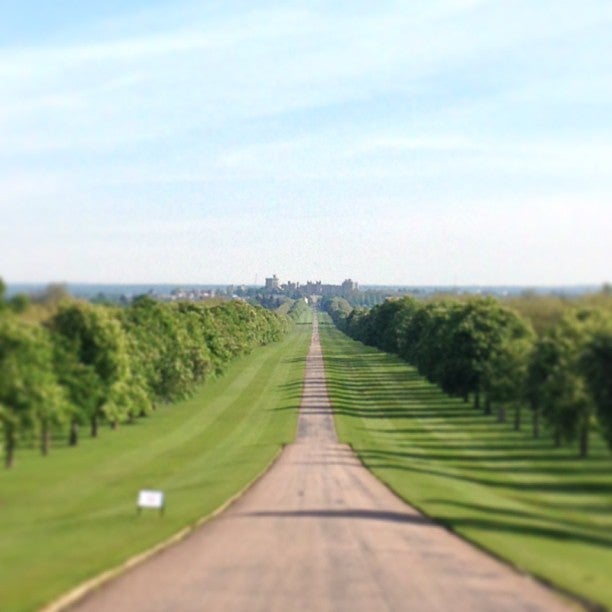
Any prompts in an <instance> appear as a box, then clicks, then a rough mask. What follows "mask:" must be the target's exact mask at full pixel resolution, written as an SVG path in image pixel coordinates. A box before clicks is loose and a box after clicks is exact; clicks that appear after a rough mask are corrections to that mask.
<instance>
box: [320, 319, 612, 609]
mask: <svg viewBox="0 0 612 612" xmlns="http://www.w3.org/2000/svg"><path fill="white" fill-rule="evenodd" d="M322 316H323V319H322V320H323V324H322V325H321V341H322V344H323V350H324V356H325V364H326V371H327V379H328V385H329V392H330V396H331V400H332V404H333V407H334V411H335V415H336V417H335V418H336V427H337V429H338V434H339V436H340V438H341V440H342V441H344V442H347V443H349V444H351V445H352V446H353V448H354V449H355V451H356V452H357V453H358V454H359V456H360V457H361V459H362V461H363V462H364V464H365V465H366V466H367V467H368V468H369V469H370V470H372V472H374V474H376V476H378V477H379V478H380V479H381V480H383V481H384V482H386V483H387V484H388V485H389V486H390V487H391V488H392V489H393V490H395V491H396V492H397V493H398V494H399V495H400V496H401V497H403V498H404V499H406V500H407V501H409V502H410V503H412V504H414V505H415V506H417V507H418V508H420V509H421V510H423V511H424V512H425V513H426V514H428V515H429V516H431V517H433V518H435V519H436V520H438V521H441V522H443V523H444V524H446V525H448V526H449V527H451V528H452V529H453V530H454V531H456V532H458V533H460V534H462V535H463V536H465V537H466V538H468V539H469V540H472V541H473V542H476V543H478V544H479V545H480V546H482V547H484V548H486V549H488V550H490V551H493V552H494V553H495V554H497V555H499V556H501V557H504V558H505V559H508V560H510V561H511V562H512V563H513V564H515V565H516V566H518V567H519V568H522V569H525V570H527V571H529V572H530V573H533V574H535V575H537V576H539V577H541V578H543V579H545V580H548V581H550V582H552V583H554V584H556V585H558V586H559V587H561V588H563V589H566V590H568V591H571V592H573V593H576V594H578V595H580V596H582V597H584V598H588V599H589V600H591V601H594V602H598V603H600V604H603V605H605V606H606V607H610V608H612V578H611V577H612V458H611V455H610V453H609V452H608V450H607V449H606V448H605V447H604V445H603V443H602V442H601V440H594V443H593V452H592V456H591V457H590V458H589V459H587V460H579V459H576V449H575V448H571V449H570V448H565V449H553V448H552V445H551V441H550V438H547V437H546V438H543V439H540V440H534V439H533V438H532V437H531V435H530V433H529V432H528V431H525V432H515V431H512V429H511V427H510V426H509V425H502V424H498V423H496V422H495V421H494V419H493V417H486V416H483V415H482V414H480V413H479V412H477V411H475V410H474V409H473V408H472V407H471V406H470V405H467V404H464V403H463V402H462V401H460V400H456V399H451V398H449V397H447V396H446V395H444V394H443V393H442V392H441V391H439V390H438V388H437V387H435V386H432V385H431V384H429V383H428V382H427V381H425V380H424V379H423V378H421V377H420V376H419V375H418V374H417V373H416V371H415V370H414V369H413V368H411V367H410V366H408V365H407V364H406V363H405V362H403V361H401V360H399V359H398V358H396V357H394V356H391V355H387V354H385V353H381V352H380V351H378V350H376V349H372V348H369V347H366V346H364V345H363V344H361V343H358V342H354V341H352V340H350V339H349V338H348V337H346V336H345V335H344V334H341V333H340V332H338V331H337V330H336V329H335V328H334V327H333V326H332V324H331V323H330V322H329V319H328V318H327V317H326V315H322Z"/></svg>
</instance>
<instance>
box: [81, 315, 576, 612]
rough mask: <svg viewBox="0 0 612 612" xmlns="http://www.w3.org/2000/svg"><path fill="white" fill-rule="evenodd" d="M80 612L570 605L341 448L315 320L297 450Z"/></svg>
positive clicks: (284, 455)
mask: <svg viewBox="0 0 612 612" xmlns="http://www.w3.org/2000/svg"><path fill="white" fill-rule="evenodd" d="M74 609H77V610H86V611H99V610H100V611H110V610H112V611H113V612H122V611H128V610H129V611H139V610H142V611H146V612H157V611H159V612H161V611H192V610H193V611H221V610H222V611H224V612H227V611H229V612H231V611H247V610H248V611H249V612H254V611H262V612H263V611H266V612H267V611H271V610H278V611H281V610H282V611H283V612H285V611H292V610H304V611H310V610H313V611H317V612H324V611H327V610H330V611H332V610H333V611H341V610H350V611H352V612H361V611H363V612H366V611H367V612H377V611H379V610H394V611H398V610H414V611H419V612H423V611H428V610H439V611H448V610H455V611H457V610H466V611H467V610H469V611H483V612H484V611H486V612H490V611H495V612H501V611H509V612H510V611H512V612H517V611H520V610H529V611H532V612H536V611H542V612H543V611H546V612H551V611H556V610H568V609H570V608H569V607H568V606H566V604H564V603H563V602H562V601H561V600H560V599H558V598H557V597H556V596H555V595H554V594H552V593H551V592H550V591H548V590H547V589H546V588H544V587H542V586H541V585H539V584H538V583H536V582H535V581H534V580H532V579H530V578H529V577H526V576H522V575H519V574H518V573H516V572H514V571H513V570H512V569H510V568H508V567H507V566H505V565H503V564H502V563H500V562H498V561H496V560H494V559H492V558H491V557H489V556H488V555H486V554H484V553H482V552H480V551H478V550H476V549H475V548H473V547H471V546H470V545H468V544H467V543H465V542H464V541H463V540H461V539H459V538H457V537H456V536H454V535H452V534H451V533H449V532H448V531H446V530H445V529H444V528H442V527H440V526H438V525H436V524H434V523H433V522H431V521H430V520H428V519H427V518H425V517H424V516H422V515H421V514H419V513H418V512H417V511H416V510H414V509H412V508H411V507H409V506H407V505H406V504H405V503H404V502H402V501H401V500H400V499H399V498H397V497H396V496H395V495H393V494H392V493H391V492H390V491H389V490H388V489H387V488H386V487H385V486H384V485H383V484H381V483H380V482H379V481H378V480H377V479H376V478H375V477H374V476H372V474H370V472H368V471H367V470H366V469H365V468H364V467H363V466H362V465H361V464H360V462H359V461H358V459H357V458H356V456H355V455H354V454H353V452H352V451H351V449H350V448H349V447H347V446H345V445H342V444H339V443H338V440H337V438H336V433H335V429H334V423H333V418H332V413H331V408H330V405H329V400H328V397H327V390H326V384H325V375H324V367H323V359H322V356H321V346H320V344H319V337H318V328H317V323H316V321H315V323H314V327H313V335H312V345H311V348H310V353H309V355H308V363H307V367H306V379H305V385H304V391H303V397H302V405H301V411H300V417H299V422H298V434H297V439H296V441H295V443H294V444H292V445H290V446H288V447H287V448H286V449H285V450H284V451H283V453H282V454H281V456H280V457H279V459H278V460H277V462H276V463H275V464H274V465H273V467H272V468H271V469H270V470H269V471H268V473H267V474H266V475H265V476H264V477H263V478H262V479H260V480H259V481H258V482H257V483H256V484H255V485H254V486H253V487H252V488H251V489H250V490H249V491H248V492H247V493H246V494H245V495H244V496H242V497H241V498H240V499H239V500H238V501H237V502H236V503H234V504H233V505H232V506H231V507H230V508H229V509H228V510H227V511H226V512H224V513H223V514H221V515H220V516H219V517H217V518H215V519H214V520H212V521H210V522H209V523H207V524H205V525H204V526H203V527H202V528H200V529H198V530H197V531H196V532H194V534H193V535H192V536H190V537H189V538H188V539H186V540H184V541H183V542H181V543H179V544H177V545H175V546H172V547H171V548H169V549H167V550H165V551H164V552H162V553H160V554H159V555H157V556H155V557H153V558H151V559H150V560H148V561H147V562H145V563H143V564H142V565H140V566H138V567H136V568H134V569H133V570H131V571H129V572H128V573H126V574H124V575H122V576H121V577H120V578H118V579H116V580H114V581H113V582H111V583H109V584H107V585H105V586H104V587H102V588H101V589H99V590H98V591H96V592H94V593H92V594H91V595H89V596H88V597H87V598H85V599H83V600H82V601H81V602H80V603H79V604H78V605H76V606H75V607H74Z"/></svg>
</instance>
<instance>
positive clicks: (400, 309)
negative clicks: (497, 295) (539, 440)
mask: <svg viewBox="0 0 612 612" xmlns="http://www.w3.org/2000/svg"><path fill="white" fill-rule="evenodd" d="M323 307H324V308H325V309H326V310H327V312H329V314H330V315H331V317H332V319H333V320H334V322H335V323H336V325H337V326H338V327H339V328H340V329H341V330H343V331H344V332H346V333H347V334H348V335H350V336H351V337H353V338H355V339H357V340H360V341H362V342H364V343H366V344H369V345H372V346H375V347H378V348H380V349H382V350H384V351H387V352H391V353H395V354H397V355H399V356H400V357H402V358H403V359H405V360H406V361H407V362H408V363H410V364H412V365H414V366H415V367H416V368H417V369H418V370H419V372H420V373H421V374H423V375H424V376H426V377H427V378H428V379H429V380H430V381H431V382H434V383H436V384H438V385H439V386H440V387H441V388H442V389H443V390H444V391H445V392H446V393H448V394H450V395H455V396H459V397H462V398H464V400H465V401H466V402H467V401H469V399H470V398H471V399H472V400H473V403H474V407H475V408H476V409H478V408H482V409H483V410H484V412H485V413H487V414H491V413H492V412H493V410H494V408H495V410H496V412H497V414H498V419H499V420H500V421H505V420H506V411H507V409H508V408H510V409H512V410H513V412H514V425H515V427H516V428H517V429H520V428H521V414H522V410H521V408H522V407H523V406H528V407H529V408H530V409H531V411H532V416H533V431H534V435H535V436H539V435H540V430H541V422H542V421H544V422H545V423H546V425H547V426H548V427H549V428H550V430H551V431H552V432H553V436H554V440H555V444H556V445H560V444H561V443H563V442H572V441H574V440H576V439H578V440H579V447H580V456H582V457H584V456H586V455H587V454H588V450H589V431H590V430H591V429H592V427H593V426H594V425H596V426H598V427H600V429H601V431H602V433H603V435H604V437H605V438H606V440H607V442H608V444H609V445H610V447H611V448H612V315H611V314H610V312H609V311H606V310H605V309H603V308H589V309H584V308H573V309H568V310H567V312H565V313H564V314H563V315H562V316H561V317H560V318H559V320H558V321H556V322H555V323H554V324H553V325H551V326H550V327H547V328H546V329H543V330H542V331H541V334H540V335H536V333H535V332H534V330H533V328H532V325H531V323H530V321H529V320H526V319H524V318H523V317H521V316H520V315H519V314H518V313H517V312H516V311H515V310H513V309H510V308H508V307H506V306H504V305H503V304H502V303H500V302H499V301H497V300H495V299H493V298H473V299H469V300H462V301H459V300H452V299H441V300H436V301H431V302H421V301H417V300H415V299H413V298H410V297H405V298H402V299H398V300H389V301H387V302H385V303H384V304H381V305H379V306H376V307H374V308H372V309H370V310H365V309H353V308H351V306H350V305H349V304H348V302H346V301H345V300H343V299H342V298H333V299H330V300H326V301H325V302H324V304H323Z"/></svg>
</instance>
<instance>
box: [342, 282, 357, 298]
mask: <svg viewBox="0 0 612 612" xmlns="http://www.w3.org/2000/svg"><path fill="white" fill-rule="evenodd" d="M340 289H341V292H342V295H349V294H351V293H353V292H355V291H359V285H358V284H357V283H356V282H355V281H353V280H351V279H350V278H347V279H346V280H345V281H344V282H343V283H342V285H340Z"/></svg>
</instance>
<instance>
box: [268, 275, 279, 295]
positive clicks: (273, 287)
mask: <svg viewBox="0 0 612 612" xmlns="http://www.w3.org/2000/svg"><path fill="white" fill-rule="evenodd" d="M278 289H280V281H279V280H278V276H276V274H275V275H274V276H272V278H266V291H277V290H278Z"/></svg>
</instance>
